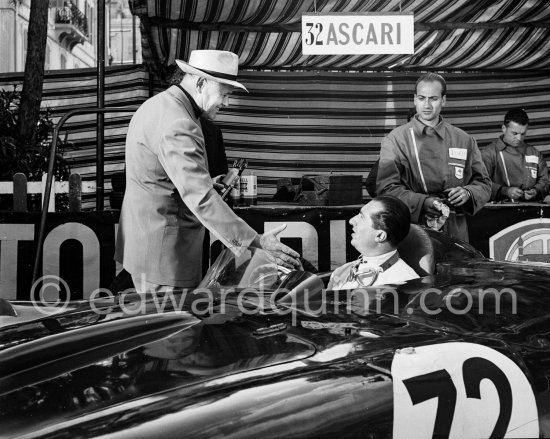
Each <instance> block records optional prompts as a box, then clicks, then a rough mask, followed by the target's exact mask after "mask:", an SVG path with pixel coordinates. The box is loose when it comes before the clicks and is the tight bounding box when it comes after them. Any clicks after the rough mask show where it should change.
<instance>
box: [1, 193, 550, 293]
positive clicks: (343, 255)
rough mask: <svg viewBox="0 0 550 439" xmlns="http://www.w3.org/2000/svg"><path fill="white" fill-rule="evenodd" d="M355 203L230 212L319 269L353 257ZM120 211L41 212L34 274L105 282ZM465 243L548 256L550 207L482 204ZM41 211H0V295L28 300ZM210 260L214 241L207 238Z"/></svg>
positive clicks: (81, 288) (78, 287) (500, 253)
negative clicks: (273, 234) (275, 232)
mask: <svg viewBox="0 0 550 439" xmlns="http://www.w3.org/2000/svg"><path fill="white" fill-rule="evenodd" d="M360 207H361V206H359V205H358V206H344V207H315V206H296V205H277V204H274V205H261V206H251V207H238V208H236V210H235V211H236V213H237V214H238V215H239V216H240V217H241V218H243V219H244V220H245V221H246V222H247V223H248V224H250V225H251V226H252V227H253V228H254V229H255V230H256V231H258V232H259V233H263V232H264V231H268V230H271V229H273V228H275V227H277V226H278V225H280V224H282V223H286V224H287V228H286V229H285V230H284V231H283V232H282V233H281V234H280V235H279V236H280V238H281V240H282V241H283V242H285V243H286V244H287V245H289V246H291V247H292V248H294V249H295V250H297V251H298V252H300V254H301V255H302V257H303V258H304V259H306V260H307V261H308V262H309V263H311V264H312V265H313V266H314V267H315V269H317V270H318V271H329V270H332V269H334V268H336V267H338V266H340V265H341V264H343V263H345V262H347V261H351V260H353V259H355V258H356V257H357V256H358V253H357V251H356V250H355V249H354V248H353V247H352V246H351V244H350V239H351V226H350V225H349V220H350V219H351V218H352V217H353V216H354V215H356V214H357V213H358V212H359V209H360ZM118 217H119V211H117V210H112V211H104V212H81V213H52V214H49V215H48V218H47V224H46V235H45V240H44V249H43V257H42V261H41V265H40V270H39V275H40V276H59V277H60V278H62V279H63V280H65V282H67V284H68V286H69V288H70V291H71V298H73V299H83V298H87V297H88V296H89V294H90V293H91V292H92V291H94V290H96V289H97V288H108V287H109V285H110V283H111V281H112V280H113V278H114V276H115V275H116V273H117V272H118V271H120V269H121V268H122V267H120V266H117V265H116V264H115V262H114V260H113V255H114V249H115V236H116V230H117V227H118ZM468 221H469V229H470V243H471V244H472V245H473V246H474V247H476V248H477V249H478V250H480V251H481V252H482V253H483V254H484V255H486V256H490V257H493V258H494V259H497V260H529V261H543V262H550V250H549V248H548V242H549V241H550V206H549V205H545V204H538V203H522V204H489V205H487V206H486V207H485V208H484V209H483V210H482V211H481V212H479V213H478V214H477V215H476V216H474V217H469V218H468ZM39 223H40V214H39V213H38V212H36V213H13V212H0V297H1V298H5V299H12V300H13V299H19V300H28V299H29V297H30V295H29V294H30V290H31V286H32V285H31V273H32V264H33V262H34V252H35V248H36V241H37V239H38V227H39ZM211 244H212V245H211V248H212V252H211V258H212V260H213V259H215V257H216V256H217V254H218V253H219V247H220V245H219V243H211Z"/></svg>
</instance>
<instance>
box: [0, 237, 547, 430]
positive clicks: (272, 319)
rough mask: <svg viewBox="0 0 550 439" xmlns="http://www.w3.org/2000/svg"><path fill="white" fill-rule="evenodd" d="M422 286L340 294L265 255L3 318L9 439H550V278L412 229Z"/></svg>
mask: <svg viewBox="0 0 550 439" xmlns="http://www.w3.org/2000/svg"><path fill="white" fill-rule="evenodd" d="M399 252H400V254H401V257H402V258H403V259H405V261H406V262H407V263H408V264H409V265H411V266H412V267H413V268H415V270H416V271H417V273H419V274H422V276H421V277H420V278H419V279H414V280H411V281H408V282H405V283H401V284H393V285H384V286H373V287H365V288H358V289H355V290H349V291H348V290H341V291H329V290H327V289H326V285H327V283H328V278H329V276H330V273H315V274H314V273H311V272H306V271H289V270H286V269H284V268H282V267H279V266H277V265H276V263H275V262H274V260H273V259H272V258H271V257H270V255H268V254H267V253H265V252H263V251H262V250H253V249H247V250H244V251H243V252H241V254H238V255H235V254H233V253H231V252H229V251H228V250H226V251H223V252H222V253H221V254H220V256H219V257H218V259H217V260H216V262H215V263H214V264H213V265H212V266H211V267H210V269H209V271H208V272H207V274H206V276H205V278H204V279H203V281H202V282H201V284H200V285H199V287H198V288H196V289H193V290H190V291H177V290H176V291H174V292H168V293H163V294H162V295H160V294H159V295H156V296H140V295H139V294H136V293H135V292H133V291H123V292H120V293H119V294H116V295H115V294H112V295H109V294H102V295H98V296H97V297H95V298H93V300H92V299H91V300H89V301H81V302H65V303H58V304H57V305H55V306H54V305H51V304H48V303H37V302H36V301H35V302H34V303H24V302H12V303H7V302H5V301H4V302H3V303H2V304H1V306H0V308H1V311H2V316H1V318H0V368H1V373H0V394H1V395H0V436H2V437H28V438H31V437H51V438H54V437H55V438H60V437H68V438H74V437H100V436H102V437H103V436H108V437H114V438H151V437H168V438H172V437H208V438H212V437H224V438H225V437H238V438H270V437H315V438H319V437H362V438H365V437H366V438H387V437H396V438H412V437H419V438H424V437H452V438H459V437H478V438H481V437H550V313H549V310H550V294H549V293H548V287H547V283H548V280H549V279H550V268H548V267H547V266H545V265H544V264H540V263H539V264H537V263H527V262H523V263H510V262H497V261H493V260H489V259H487V258H484V257H483V255H481V254H480V253H479V252H478V251H477V250H475V249H474V248H473V247H471V246H469V245H468V244H466V243H463V242H459V241H455V240H453V239H451V238H449V237H447V236H446V235H443V234H441V233H439V232H435V231H432V230H429V229H424V228H421V227H417V226H414V227H412V228H411V232H410V233H409V236H408V237H407V239H406V240H405V241H404V242H403V243H402V244H401V246H400V248H399Z"/></svg>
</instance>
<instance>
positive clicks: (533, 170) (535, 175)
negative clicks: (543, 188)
mask: <svg viewBox="0 0 550 439" xmlns="http://www.w3.org/2000/svg"><path fill="white" fill-rule="evenodd" d="M531 178H537V170H536V169H533V168H531Z"/></svg>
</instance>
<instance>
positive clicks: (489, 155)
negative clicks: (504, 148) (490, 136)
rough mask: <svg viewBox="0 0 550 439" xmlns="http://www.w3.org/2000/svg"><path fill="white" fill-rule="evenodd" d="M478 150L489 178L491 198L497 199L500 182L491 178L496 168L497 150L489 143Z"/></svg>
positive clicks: (493, 176)
mask: <svg viewBox="0 0 550 439" xmlns="http://www.w3.org/2000/svg"><path fill="white" fill-rule="evenodd" d="M480 152H481V158H482V160H483V164H484V165H485V168H486V169H487V174H488V175H489V178H491V200H495V201H497V200H499V198H500V189H501V188H502V184H500V183H495V181H494V180H493V179H494V178H495V172H496V169H497V150H496V148H495V147H494V145H492V144H491V145H489V146H486V147H485V148H483V149H481V150H480Z"/></svg>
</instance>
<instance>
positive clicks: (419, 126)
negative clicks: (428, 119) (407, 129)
mask: <svg viewBox="0 0 550 439" xmlns="http://www.w3.org/2000/svg"><path fill="white" fill-rule="evenodd" d="M410 123H412V125H413V127H414V132H415V134H416V135H418V136H423V135H424V134H425V133H426V129H427V128H432V129H433V130H434V131H435V132H436V133H437V135H438V136H439V137H441V138H442V139H444V138H445V123H446V122H445V121H444V120H443V117H442V116H439V122H438V123H437V125H436V126H435V127H429V126H428V125H426V124H425V123H422V122H420V120H418V115H416V114H415V115H414V117H413V118H412V119H411V122H410Z"/></svg>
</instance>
